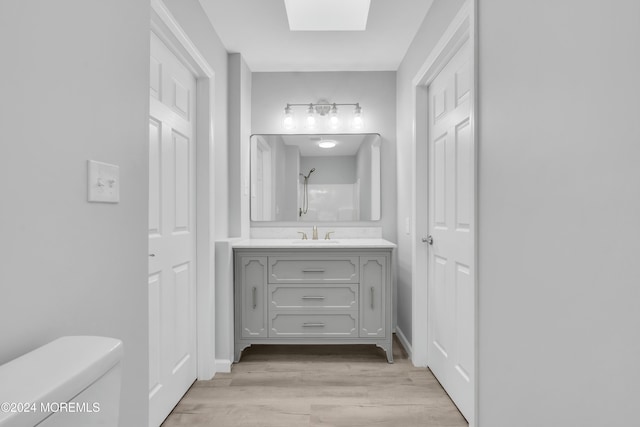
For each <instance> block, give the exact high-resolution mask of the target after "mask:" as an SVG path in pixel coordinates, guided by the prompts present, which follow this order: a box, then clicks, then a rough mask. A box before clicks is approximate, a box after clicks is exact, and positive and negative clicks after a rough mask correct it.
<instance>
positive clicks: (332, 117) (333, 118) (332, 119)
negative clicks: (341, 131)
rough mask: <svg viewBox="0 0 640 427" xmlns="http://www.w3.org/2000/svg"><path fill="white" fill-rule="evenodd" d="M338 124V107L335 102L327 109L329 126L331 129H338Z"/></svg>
mask: <svg viewBox="0 0 640 427" xmlns="http://www.w3.org/2000/svg"><path fill="white" fill-rule="evenodd" d="M338 126H340V119H338V108H337V107H336V104H333V106H332V107H331V110H329V127H330V128H331V129H338Z"/></svg>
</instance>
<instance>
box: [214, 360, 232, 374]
mask: <svg viewBox="0 0 640 427" xmlns="http://www.w3.org/2000/svg"><path fill="white" fill-rule="evenodd" d="M231 364H232V363H231V360H226V359H216V372H220V373H223V374H228V373H229V372H231Z"/></svg>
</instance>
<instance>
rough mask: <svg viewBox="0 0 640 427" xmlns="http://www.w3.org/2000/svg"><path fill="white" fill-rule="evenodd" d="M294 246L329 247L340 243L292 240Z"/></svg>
mask: <svg viewBox="0 0 640 427" xmlns="http://www.w3.org/2000/svg"><path fill="white" fill-rule="evenodd" d="M292 243H293V244H294V245H329V244H336V243H340V240H294V241H293V242H292Z"/></svg>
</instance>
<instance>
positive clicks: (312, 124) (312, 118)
mask: <svg viewBox="0 0 640 427" xmlns="http://www.w3.org/2000/svg"><path fill="white" fill-rule="evenodd" d="M305 127H306V128H307V129H315V128H316V110H315V109H314V108H313V104H309V108H307V118H306V119H305Z"/></svg>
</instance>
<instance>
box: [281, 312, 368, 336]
mask: <svg viewBox="0 0 640 427" xmlns="http://www.w3.org/2000/svg"><path fill="white" fill-rule="evenodd" d="M270 316H271V317H270V319H269V337H272V338H273V337H278V338H287V337H316V338H318V337H320V338H321V337H326V338H336V337H357V336H358V314H357V312H352V313H304V314H294V313H283V312H273V313H271V314H270Z"/></svg>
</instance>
